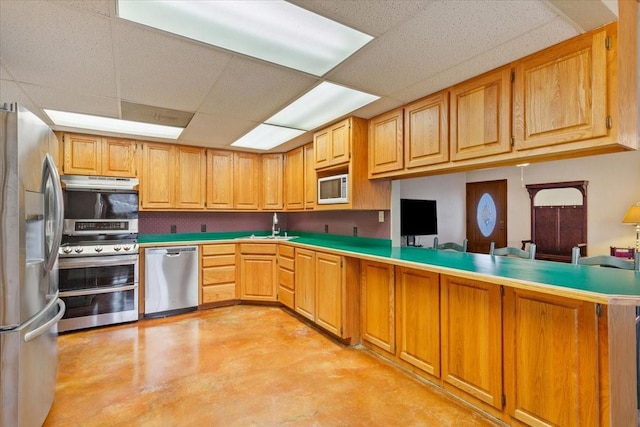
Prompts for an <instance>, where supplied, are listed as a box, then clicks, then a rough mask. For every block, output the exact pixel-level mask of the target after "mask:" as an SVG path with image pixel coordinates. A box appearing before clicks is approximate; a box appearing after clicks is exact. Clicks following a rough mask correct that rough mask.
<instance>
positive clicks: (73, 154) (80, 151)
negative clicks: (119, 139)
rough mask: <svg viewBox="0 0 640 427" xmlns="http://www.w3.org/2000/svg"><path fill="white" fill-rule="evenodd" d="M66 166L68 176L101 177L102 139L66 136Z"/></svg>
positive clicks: (64, 167)
mask: <svg viewBox="0 0 640 427" xmlns="http://www.w3.org/2000/svg"><path fill="white" fill-rule="evenodd" d="M63 141H64V149H63V151H64V166H63V170H64V173H66V174H70V175H73V174H76V175H100V172H101V171H102V137H99V136H94V135H76V134H69V133H67V134H64V136H63Z"/></svg>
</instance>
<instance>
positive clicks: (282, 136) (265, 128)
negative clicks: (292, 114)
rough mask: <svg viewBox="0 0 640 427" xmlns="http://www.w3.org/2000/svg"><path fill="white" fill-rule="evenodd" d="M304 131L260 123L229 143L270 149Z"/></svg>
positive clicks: (235, 145) (236, 145) (237, 145)
mask: <svg viewBox="0 0 640 427" xmlns="http://www.w3.org/2000/svg"><path fill="white" fill-rule="evenodd" d="M304 132H305V131H303V130H300V129H291V128H286V127H281V126H271V125H266V124H260V125H259V126H258V127H256V128H254V129H253V130H252V131H251V132H249V133H248V134H246V135H245V136H243V137H242V138H240V139H239V140H237V141H236V142H234V143H233V144H231V145H233V146H234V147H244V148H254V149H257V150H270V149H272V148H273V147H276V146H278V145H280V144H282V143H285V142H287V141H289V140H290V139H293V138H295V137H296V136H299V135H302V134H303V133H304Z"/></svg>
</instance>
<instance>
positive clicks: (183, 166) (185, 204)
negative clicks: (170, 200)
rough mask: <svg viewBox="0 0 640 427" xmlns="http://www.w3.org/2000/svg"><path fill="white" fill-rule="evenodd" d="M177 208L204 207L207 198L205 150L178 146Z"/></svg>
mask: <svg viewBox="0 0 640 427" xmlns="http://www.w3.org/2000/svg"><path fill="white" fill-rule="evenodd" d="M176 174H177V181H176V202H175V207H177V208H190V209H202V208H204V202H205V198H206V190H205V178H206V158H205V150H204V149H203V148H196V147H181V146H176Z"/></svg>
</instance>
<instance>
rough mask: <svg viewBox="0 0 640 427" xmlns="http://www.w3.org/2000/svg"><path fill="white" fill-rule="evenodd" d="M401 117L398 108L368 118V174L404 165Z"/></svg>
mask: <svg viewBox="0 0 640 427" xmlns="http://www.w3.org/2000/svg"><path fill="white" fill-rule="evenodd" d="M403 118H404V109H402V108H398V109H395V110H392V111H389V112H387V113H384V114H381V115H379V116H377V117H374V118H372V119H371V120H369V175H375V174H379V173H382V172H391V171H396V170H401V169H402V168H403V167H404V158H403V152H404V150H403V148H404V138H403V137H404V132H403V124H404V120H403Z"/></svg>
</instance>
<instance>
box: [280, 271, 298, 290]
mask: <svg viewBox="0 0 640 427" xmlns="http://www.w3.org/2000/svg"><path fill="white" fill-rule="evenodd" d="M278 284H280V286H284V287H286V288H289V289H291V290H293V289H294V275H293V271H289V270H285V269H283V268H279V269H278Z"/></svg>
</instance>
